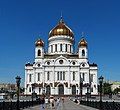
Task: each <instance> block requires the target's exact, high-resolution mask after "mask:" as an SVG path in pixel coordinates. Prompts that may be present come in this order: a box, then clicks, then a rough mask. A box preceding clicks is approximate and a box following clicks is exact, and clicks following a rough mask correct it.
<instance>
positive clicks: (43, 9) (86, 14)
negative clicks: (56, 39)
mask: <svg viewBox="0 0 120 110" xmlns="http://www.w3.org/2000/svg"><path fill="white" fill-rule="evenodd" d="M119 4H120V2H119V0H0V83H3V82H5V83H15V77H16V76H17V75H20V76H21V77H22V84H23V82H24V65H25V63H26V62H31V63H32V62H33V61H34V43H35V41H36V40H37V39H38V38H42V39H43V40H44V42H45V47H46V48H47V45H48V42H47V40H48V33H49V31H50V30H51V29H52V28H53V27H54V26H55V25H56V24H57V23H58V21H59V19H60V16H61V12H62V13H63V19H64V21H65V22H66V24H67V25H68V26H69V27H70V28H71V29H72V30H73V32H74V34H75V48H76V50H77V45H78V41H79V40H80V38H81V33H82V32H84V33H85V38H86V40H87V42H88V47H89V60H90V63H93V62H94V63H97V64H98V67H99V71H98V76H100V75H103V76H104V77H106V79H107V80H118V81H120V75H119V74H120V64H119V63H120V44H119V42H120V6H119ZM46 50H47V49H46Z"/></svg>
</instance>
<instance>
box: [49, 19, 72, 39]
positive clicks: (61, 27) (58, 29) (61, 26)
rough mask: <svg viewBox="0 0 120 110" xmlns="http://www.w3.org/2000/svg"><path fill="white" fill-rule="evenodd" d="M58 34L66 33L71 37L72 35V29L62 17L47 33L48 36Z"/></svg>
mask: <svg viewBox="0 0 120 110" xmlns="http://www.w3.org/2000/svg"><path fill="white" fill-rule="evenodd" d="M58 35H66V36H70V37H72V38H73V37H74V34H73V32H72V30H71V29H70V28H69V27H68V26H67V25H66V24H65V23H64V21H63V19H62V18H61V20H60V21H59V23H58V25H57V26H55V27H54V28H53V29H52V30H51V31H50V33H49V37H52V36H58Z"/></svg>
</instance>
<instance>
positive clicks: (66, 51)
mask: <svg viewBox="0 0 120 110" xmlns="http://www.w3.org/2000/svg"><path fill="white" fill-rule="evenodd" d="M65 52H67V44H65Z"/></svg>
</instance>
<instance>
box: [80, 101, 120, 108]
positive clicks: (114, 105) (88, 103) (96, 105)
mask: <svg viewBox="0 0 120 110" xmlns="http://www.w3.org/2000/svg"><path fill="white" fill-rule="evenodd" d="M80 104H83V105H86V106H90V107H93V108H97V109H100V108H102V110H120V102H114V101H113V102H108V101H106V102H101V104H100V102H98V101H80ZM100 105H101V106H100Z"/></svg>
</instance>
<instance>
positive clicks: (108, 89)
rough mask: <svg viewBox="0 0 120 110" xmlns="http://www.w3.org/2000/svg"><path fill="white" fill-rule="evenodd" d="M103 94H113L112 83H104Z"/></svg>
mask: <svg viewBox="0 0 120 110" xmlns="http://www.w3.org/2000/svg"><path fill="white" fill-rule="evenodd" d="M103 92H104V94H110V93H112V90H111V84H110V83H106V82H105V83H103Z"/></svg>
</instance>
